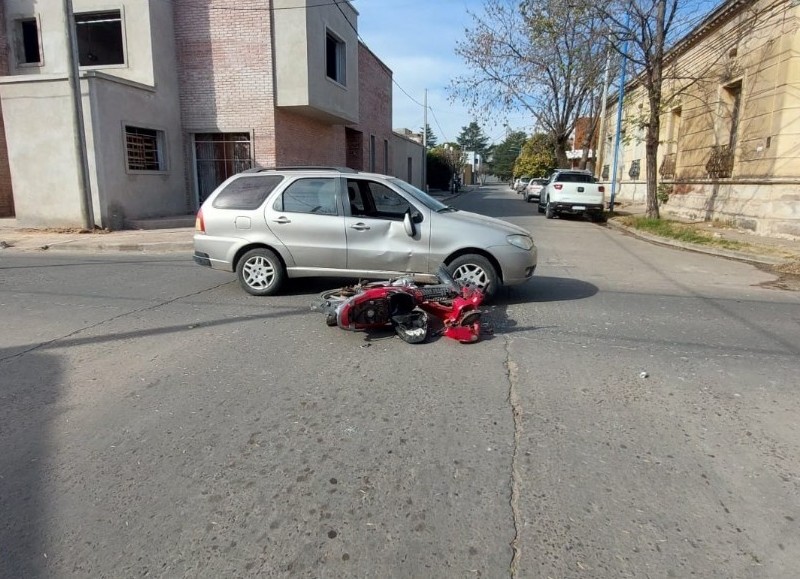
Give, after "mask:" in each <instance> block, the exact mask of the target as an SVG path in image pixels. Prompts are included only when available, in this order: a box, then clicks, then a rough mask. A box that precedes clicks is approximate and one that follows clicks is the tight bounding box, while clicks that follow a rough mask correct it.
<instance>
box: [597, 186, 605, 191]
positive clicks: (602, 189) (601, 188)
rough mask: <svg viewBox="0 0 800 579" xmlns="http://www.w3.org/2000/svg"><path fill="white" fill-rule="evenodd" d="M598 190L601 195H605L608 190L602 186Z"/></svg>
mask: <svg viewBox="0 0 800 579" xmlns="http://www.w3.org/2000/svg"><path fill="white" fill-rule="evenodd" d="M597 190H598V191H600V193H605V192H606V188H605V187H603V186H602V185H600V186H599V187H598V188H597Z"/></svg>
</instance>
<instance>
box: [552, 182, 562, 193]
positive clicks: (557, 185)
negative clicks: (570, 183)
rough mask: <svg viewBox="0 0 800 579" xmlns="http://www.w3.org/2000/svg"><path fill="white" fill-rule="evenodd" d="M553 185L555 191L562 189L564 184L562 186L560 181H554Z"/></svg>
mask: <svg viewBox="0 0 800 579" xmlns="http://www.w3.org/2000/svg"><path fill="white" fill-rule="evenodd" d="M553 187H555V188H556V190H557V191H561V189H562V188H563V187H564V186H563V185H562V184H561V183H556V184H555V185H553Z"/></svg>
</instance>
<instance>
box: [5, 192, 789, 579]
mask: <svg viewBox="0 0 800 579" xmlns="http://www.w3.org/2000/svg"><path fill="white" fill-rule="evenodd" d="M454 204H455V205H457V206H462V207H464V208H471V209H474V210H478V211H480V212H482V213H487V214H490V215H495V216H498V217H502V218H505V219H508V220H510V221H513V222H515V223H518V224H520V225H523V226H524V227H527V228H528V229H530V230H531V231H532V232H533V235H534V238H535V239H536V241H537V245H538V246H539V250H540V265H539V268H538V269H537V273H536V276H535V278H534V280H533V281H532V282H531V283H529V284H527V285H525V286H522V287H518V288H512V289H510V290H508V291H504V292H502V294H501V296H500V297H499V299H498V301H497V303H496V304H495V305H493V306H492V307H491V318H492V320H493V322H494V326H495V334H494V335H493V336H489V337H487V338H486V339H485V340H482V341H481V342H479V343H477V344H473V345H462V344H458V343H456V342H453V341H450V340H447V339H444V338H440V339H435V340H433V341H432V342H430V343H427V344H423V345H416V346H412V345H409V344H405V343H404V342H402V341H400V340H399V339H397V338H395V337H392V336H391V335H372V336H367V335H365V334H361V333H347V332H344V331H342V330H339V329H338V328H328V327H327V326H325V324H324V321H323V319H322V316H321V315H320V314H318V313H315V312H312V311H310V308H309V305H310V303H311V302H312V301H313V299H314V297H315V296H316V295H317V294H318V293H319V292H320V291H322V290H324V289H327V288H330V287H335V286H337V285H340V283H339V282H337V281H335V280H314V281H308V280H303V281H301V282H298V283H294V284H292V286H291V288H290V290H289V291H288V292H286V293H285V294H284V295H281V296H277V297H274V298H254V297H251V296H247V295H245V294H244V293H243V292H242V291H241V290H240V289H239V288H238V286H237V285H236V284H235V282H234V281H233V278H232V276H231V275H228V274H225V273H221V272H214V271H210V270H207V269H205V268H201V267H198V266H196V265H194V264H193V263H192V262H191V261H190V259H189V257H188V256H184V255H167V256H134V255H131V256H120V255H114V256H100V255H87V254H76V255H68V254H65V255H61V254H58V255H52V254H23V253H10V252H9V251H8V250H6V251H4V252H3V253H2V254H0V270H2V271H0V312H2V328H3V332H2V333H0V512H1V513H2V515H3V516H2V517H0V576H2V577H9V578H12V577H13V578H16V577H34V578H35V577H134V576H148V577H184V576H186V577H240V576H297V577H356V576H357V577H390V576H391V577H395V576H396V577H478V576H479V577H509V576H516V577H534V578H538V577H688V576H697V577H726V578H727V577H794V576H796V567H797V561H798V560H800V530H798V520H800V506H799V505H800V500H799V497H798V489H799V487H800V484H799V483H800V478H798V476H800V442H798V441H800V436H798V428H800V427H798V422H797V419H796V417H797V415H798V410H800V408H799V406H800V404H799V403H798V402H799V398H798V389H797V386H798V385H799V384H800V380H798V378H797V376H800V308H799V307H798V305H800V294H798V293H794V292H786V291H781V290H777V289H772V288H769V287H763V286H762V285H761V284H765V283H767V282H769V281H770V280H771V279H773V278H772V277H771V276H770V275H768V274H765V273H763V272H761V271H759V270H758V269H755V268H754V267H752V266H750V265H746V264H742V263H739V262H735V261H729V260H724V259H720V258H716V257H712V256H707V255H700V254H693V253H687V252H681V251H677V250H674V249H670V248H665V247H659V246H654V245H650V244H648V243H646V242H643V241H640V240H637V239H634V238H631V237H627V236H625V235H623V234H622V233H620V232H617V231H612V230H608V229H606V228H604V227H602V226H598V225H595V224H591V223H589V222H585V221H581V220H577V219H555V220H545V219H544V217H543V216H541V215H539V214H538V213H537V212H536V207H535V205H533V204H530V205H528V204H525V203H524V202H523V201H522V200H521V199H520V198H519V196H517V195H515V194H514V193H512V192H511V191H510V190H508V189H507V188H504V187H499V186H498V187H493V188H484V189H481V190H480V191H479V192H474V193H470V194H469V195H464V196H462V197H460V198H459V199H458V200H456V201H455V202H454Z"/></svg>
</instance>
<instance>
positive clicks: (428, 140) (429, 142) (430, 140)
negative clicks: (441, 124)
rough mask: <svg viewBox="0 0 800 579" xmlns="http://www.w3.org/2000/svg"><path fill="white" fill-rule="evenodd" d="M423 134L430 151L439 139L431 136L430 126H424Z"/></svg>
mask: <svg viewBox="0 0 800 579" xmlns="http://www.w3.org/2000/svg"><path fill="white" fill-rule="evenodd" d="M424 132H425V135H426V144H427V146H428V148H429V149H432V148H433V147H435V146H436V143H437V142H438V141H439V139H438V138H437V137H436V135H434V134H433V131H432V130H431V126H430V125H425V129H424Z"/></svg>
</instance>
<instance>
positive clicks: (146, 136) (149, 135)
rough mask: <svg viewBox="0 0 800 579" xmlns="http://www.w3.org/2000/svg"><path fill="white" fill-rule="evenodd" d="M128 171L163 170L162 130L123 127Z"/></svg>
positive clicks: (164, 167) (164, 168) (164, 164)
mask: <svg viewBox="0 0 800 579" xmlns="http://www.w3.org/2000/svg"><path fill="white" fill-rule="evenodd" d="M125 149H126V153H127V157H128V170H129V171H165V170H166V168H167V167H166V163H165V162H164V131H155V130H153V129H143V128H141V127H129V126H126V127H125Z"/></svg>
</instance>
